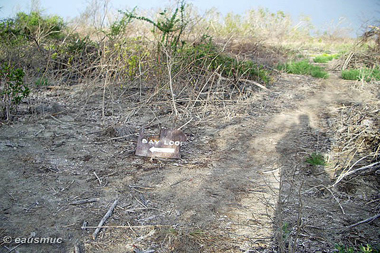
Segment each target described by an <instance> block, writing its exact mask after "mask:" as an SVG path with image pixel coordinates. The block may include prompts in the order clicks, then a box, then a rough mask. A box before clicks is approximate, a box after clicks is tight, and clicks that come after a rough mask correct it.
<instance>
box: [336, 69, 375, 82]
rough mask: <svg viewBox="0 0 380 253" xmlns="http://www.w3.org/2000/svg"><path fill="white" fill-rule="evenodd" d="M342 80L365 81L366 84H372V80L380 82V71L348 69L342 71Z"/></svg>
mask: <svg viewBox="0 0 380 253" xmlns="http://www.w3.org/2000/svg"><path fill="white" fill-rule="evenodd" d="M342 78H343V79H345V80H359V81H360V80H364V81H366V82H370V81H372V80H377V81H380V69H379V68H374V69H369V68H361V69H346V70H343V71H342Z"/></svg>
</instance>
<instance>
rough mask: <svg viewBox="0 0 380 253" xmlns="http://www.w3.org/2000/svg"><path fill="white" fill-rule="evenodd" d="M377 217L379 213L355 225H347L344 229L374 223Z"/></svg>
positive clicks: (379, 215)
mask: <svg viewBox="0 0 380 253" xmlns="http://www.w3.org/2000/svg"><path fill="white" fill-rule="evenodd" d="M379 217H380V213H378V214H376V215H375V216H372V217H369V218H368V219H365V220H362V221H359V222H357V223H355V224H352V225H349V226H347V227H346V228H353V227H356V226H359V225H360V224H363V223H367V222H371V221H374V220H376V219H377V218H379Z"/></svg>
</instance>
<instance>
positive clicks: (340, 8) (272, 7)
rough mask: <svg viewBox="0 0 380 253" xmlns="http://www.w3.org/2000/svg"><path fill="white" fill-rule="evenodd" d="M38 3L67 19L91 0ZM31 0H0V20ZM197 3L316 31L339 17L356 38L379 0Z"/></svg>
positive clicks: (125, 2)
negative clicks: (285, 17) (272, 15)
mask: <svg viewBox="0 0 380 253" xmlns="http://www.w3.org/2000/svg"><path fill="white" fill-rule="evenodd" d="M34 1H37V2H39V4H40V7H41V8H42V10H44V14H47V15H59V16H61V17H63V18H64V19H66V20H68V19H70V18H74V17H76V16H79V15H80V13H82V12H83V11H84V10H85V8H86V6H87V5H88V4H89V3H90V2H91V1H90V0H63V1H62V0H34ZM31 2H32V1H31V0H0V7H2V8H1V9H0V19H4V18H9V17H14V16H15V14H16V13H17V12H19V11H24V12H27V13H28V12H29V11H30V10H31V5H32V4H31ZM186 2H187V3H191V4H193V5H194V6H196V7H197V8H198V9H199V10H200V12H201V13H202V12H204V11H206V10H209V9H211V8H213V7H215V8H217V10H218V11H219V12H221V13H222V14H226V13H228V12H234V13H236V14H244V13H245V11H247V10H249V9H257V8H259V7H260V8H267V9H268V10H269V11H271V12H277V11H283V12H285V13H286V14H289V15H291V17H292V19H293V20H294V23H297V22H298V20H299V18H300V17H301V16H308V17H310V18H311V22H312V23H313V25H314V26H316V27H317V28H318V29H319V30H322V31H323V30H326V28H327V27H331V24H334V25H335V26H337V25H338V23H339V22H340V21H342V20H344V22H343V23H342V26H344V27H350V28H351V29H352V32H351V36H353V37H355V36H357V35H361V34H362V33H363V30H362V29H363V26H366V25H368V24H375V23H374V20H377V21H378V23H379V22H380V0H232V1H221V0H187V1H186ZM172 3H175V1H173V0H110V6H111V8H115V9H116V10H125V9H129V10H130V9H132V8H133V7H138V8H139V9H141V10H143V9H152V8H153V9H154V8H158V7H161V8H164V7H165V6H168V5H170V4H172ZM378 23H377V24H378Z"/></svg>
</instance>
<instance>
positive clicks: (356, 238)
mask: <svg viewBox="0 0 380 253" xmlns="http://www.w3.org/2000/svg"><path fill="white" fill-rule="evenodd" d="M377 85H378V84H377ZM372 86H374V85H372ZM372 86H371V85H370V84H368V87H367V86H366V87H361V86H360V84H358V83H357V82H353V81H343V80H341V79H339V78H338V77H337V76H336V74H334V73H332V76H331V77H330V78H329V79H327V80H320V79H314V78H311V77H305V76H298V75H288V74H282V75H281V77H280V79H279V80H278V81H277V82H276V83H275V84H273V85H272V86H271V87H270V89H269V91H264V90H256V89H255V88H254V87H253V89H252V90H251V91H250V92H249V93H247V94H246V98H245V99H240V100H236V101H229V100H226V101H221V102H214V103H209V104H208V105H202V106H199V107H194V108H193V110H192V112H191V114H190V113H189V114H188V115H183V114H182V118H180V119H179V120H177V121H175V123H173V122H174V116H173V114H172V112H171V107H170V101H169V100H168V101H166V100H163V101H161V102H160V101H155V102H152V103H148V104H145V103H144V102H139V99H140V101H146V99H144V97H143V98H142V99H141V98H140V94H139V91H138V90H136V89H129V90H128V89H127V90H125V89H122V88H120V87H109V88H108V89H107V90H106V100H105V101H106V104H105V112H104V115H105V117H104V118H102V108H103V104H102V103H103V99H102V97H103V88H102V86H101V85H95V84H80V85H75V86H70V87H56V88H55V89H46V90H41V91H40V92H39V93H38V94H34V100H33V99H32V101H31V102H30V104H29V105H26V104H25V105H23V106H22V107H21V110H20V114H19V116H17V118H16V119H15V120H14V121H13V122H12V123H3V124H2V125H1V127H0V151H1V157H0V173H1V178H0V191H1V195H0V206H1V214H0V219H1V227H0V235H1V237H2V238H5V236H10V237H11V238H12V242H11V243H6V242H0V243H1V249H0V251H1V252H9V251H12V250H13V252H79V251H80V252H281V251H282V252H334V251H335V245H336V244H339V243H342V244H343V245H360V244H364V245H365V244H367V243H369V244H371V245H378V244H380V232H379V231H380V229H379V225H380V219H377V220H374V221H372V222H367V223H364V224H361V225H358V226H355V227H353V228H347V226H349V225H351V224H354V223H356V222H358V221H361V220H364V219H366V218H368V217H372V216H374V215H375V214H376V213H378V212H379V182H378V181H376V180H373V181H366V184H363V185H360V186H355V190H354V191H351V192H347V191H346V192H343V191H340V190H338V189H333V188H329V186H331V185H332V184H333V182H334V177H335V174H334V173H335V171H334V166H333V165H332V164H331V163H328V165H326V166H312V165H309V164H307V163H306V162H305V159H306V158H307V157H308V156H309V155H310V154H312V153H313V152H319V153H322V154H325V155H326V156H327V157H329V156H330V157H331V154H333V150H334V147H336V145H337V140H335V139H334V133H335V129H336V126H337V125H339V123H340V122H339V117H338V116H339V110H340V108H342V107H344V106H347V105H351V104H355V103H356V104H366V103H371V104H375V105H376V106H377V109H379V108H378V106H379V94H378V89H376V88H372ZM374 87H375V86H374ZM143 96H144V95H143ZM146 96H148V95H146ZM376 113H378V111H377V112H376ZM191 118H192V120H191V121H190V122H189V120H190V119H191ZM186 123H188V124H186ZM183 125H184V126H183ZM143 126H145V128H146V129H148V130H149V131H151V132H155V133H158V131H159V129H160V128H161V127H166V128H174V127H180V126H183V128H182V130H183V131H184V132H185V133H186V135H187V136H188V141H187V143H186V144H185V146H183V147H182V150H181V153H182V158H181V159H179V160H170V159H168V160H165V159H150V158H144V157H138V156H135V155H134V150H135V147H136V140H137V133H138V130H139V129H140V128H141V127H143ZM376 127H378V126H376ZM377 130H378V128H377ZM332 161H333V159H332V160H331V161H330V162H332ZM372 179H373V175H372ZM359 193H360V194H359ZM94 198H95V200H97V201H94V202H90V203H83V204H75V201H79V200H85V199H94ZM116 199H118V204H117V206H116V208H115V210H114V211H113V214H112V216H111V217H110V218H109V219H108V220H107V221H106V223H105V224H104V225H105V226H109V227H108V228H103V229H102V230H101V231H100V233H99V234H98V237H97V238H96V239H94V238H93V237H92V234H93V232H94V231H95V229H94V228H93V227H94V226H97V225H98V223H99V221H100V220H101V219H102V217H103V216H104V215H105V214H106V212H107V210H108V209H109V207H110V206H111V205H112V203H113V202H114V201H115V200H116ZM83 226H87V227H90V228H82V227H83ZM29 237H34V238H41V237H42V238H47V237H50V238H62V241H63V242H62V243H55V244H33V243H21V244H20V243H16V242H15V238H29Z"/></svg>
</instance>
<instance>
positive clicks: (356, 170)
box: [333, 162, 380, 187]
mask: <svg viewBox="0 0 380 253" xmlns="http://www.w3.org/2000/svg"><path fill="white" fill-rule="evenodd" d="M376 165H380V162H375V163H371V164H369V165H366V166H363V167H360V168H357V169H355V170H353V171H349V172H346V173H344V174H341V175H340V176H339V177H338V179H337V180H336V182H335V183H334V184H333V187H334V186H335V185H337V184H338V183H339V182H340V181H342V179H343V178H345V177H347V176H350V175H353V174H355V173H357V172H361V171H363V170H372V169H377V168H376V167H375V166H376Z"/></svg>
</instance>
